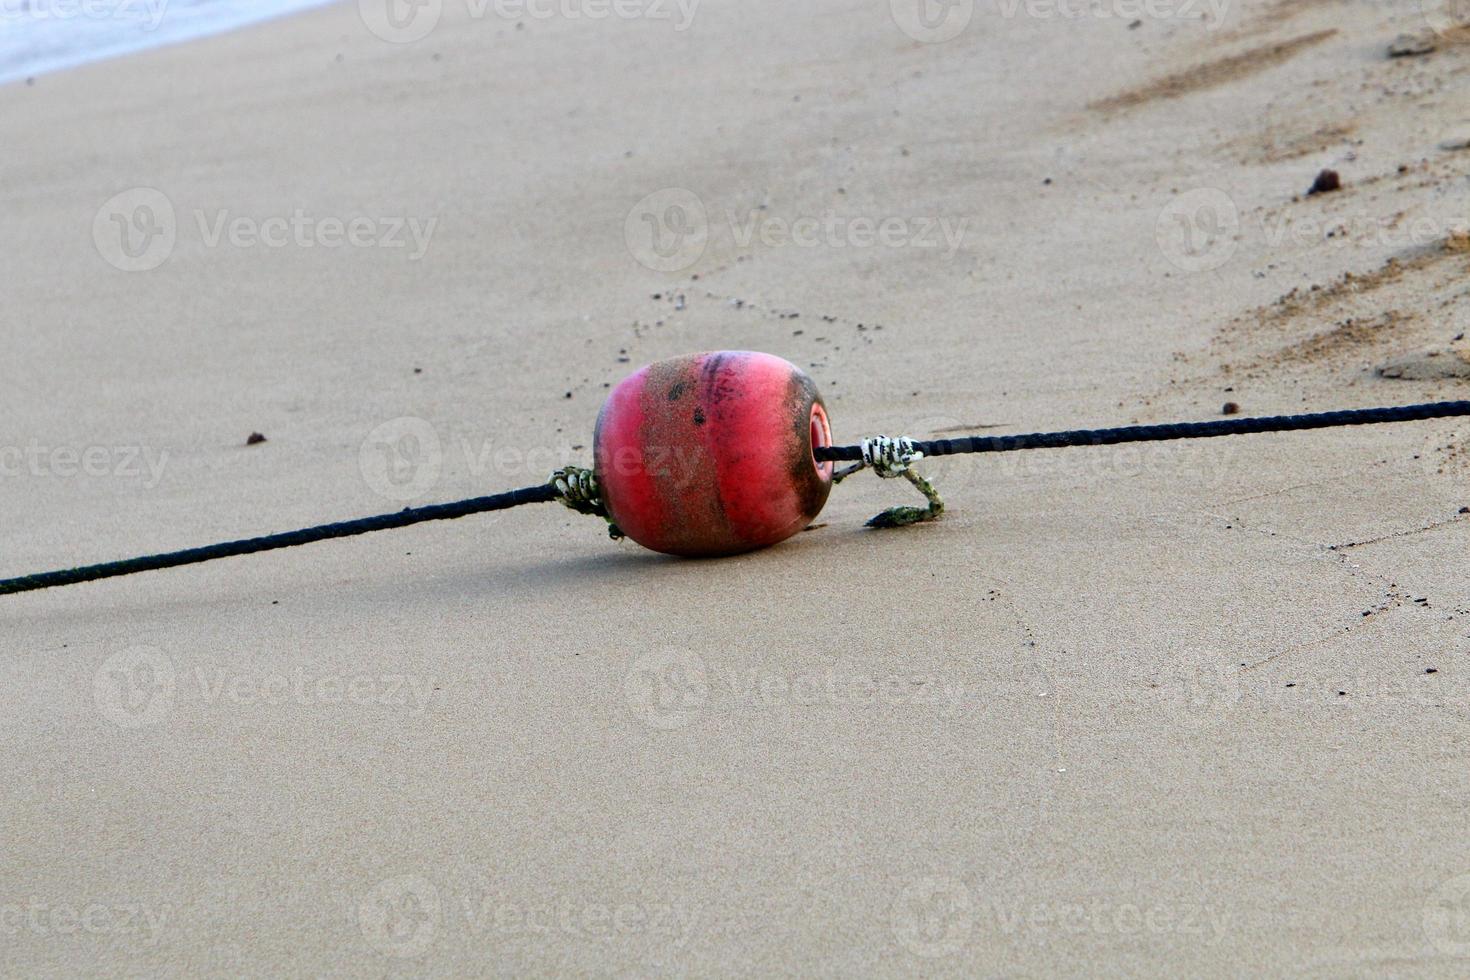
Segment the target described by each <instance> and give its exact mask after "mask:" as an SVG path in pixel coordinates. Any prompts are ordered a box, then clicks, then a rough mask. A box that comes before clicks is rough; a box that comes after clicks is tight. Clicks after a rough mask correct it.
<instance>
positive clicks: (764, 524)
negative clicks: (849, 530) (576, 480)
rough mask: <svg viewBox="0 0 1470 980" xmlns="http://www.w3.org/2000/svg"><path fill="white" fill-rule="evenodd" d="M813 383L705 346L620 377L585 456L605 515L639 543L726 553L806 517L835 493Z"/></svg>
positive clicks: (781, 364)
mask: <svg viewBox="0 0 1470 980" xmlns="http://www.w3.org/2000/svg"><path fill="white" fill-rule="evenodd" d="M831 444H832V429H831V426H830V425H829V424H828V422H827V412H826V409H825V408H824V407H823V405H822V398H821V396H820V395H818V394H817V386H816V385H815V384H814V383H813V382H812V379H811V378H809V377H807V375H806V374H805V372H803V371H802V370H801V369H800V368H798V367H797V366H796V365H794V364H792V363H790V362H789V361H786V360H783V359H781V358H779V357H776V356H774V355H771V354H760V353H756V352H753V351H713V352H710V353H705V354H689V355H686V356H684V357H674V358H670V359H669V360H666V361H658V362H656V363H654V364H650V365H648V366H647V367H645V368H642V369H640V370H639V371H637V372H636V373H635V374H633V375H632V376H631V377H629V378H627V379H626V380H624V381H623V382H622V383H621V384H619V385H618V386H617V387H616V388H614V389H613V391H612V394H611V395H609V396H608V399H607V403H606V404H605V405H603V406H602V412H601V413H600V414H599V415H598V417H597V431H596V435H595V436H594V447H593V454H594V456H595V458H596V469H597V482H598V485H599V487H600V488H601V492H602V500H603V503H604V505H605V506H606V507H607V511H608V514H609V516H610V517H611V518H612V520H613V521H614V522H615V523H616V524H617V526H618V527H619V528H621V529H622V531H623V533H625V534H626V535H627V536H628V537H630V538H632V539H633V540H634V541H637V542H638V543H639V544H641V545H643V546H644V547H645V548H651V549H653V550H654V551H662V552H664V553H666V554H671V555H687V556H707V555H733V554H738V553H739V552H742V551H751V550H754V549H756V548H764V547H766V546H767V545H772V544H775V543H776V542H778V541H784V540H785V539H786V538H789V537H791V535H793V534H795V533H796V532H798V531H800V530H801V529H802V528H804V527H806V526H807V525H808V524H809V523H811V521H812V519H813V518H814V517H816V516H817V514H818V513H819V512H820V511H821V509H822V505H823V504H825V503H826V502H827V494H828V493H829V492H830V491H831V489H832V464H831V463H818V462H817V460H816V458H815V457H814V456H813V454H812V449H813V447H814V446H829V445H831Z"/></svg>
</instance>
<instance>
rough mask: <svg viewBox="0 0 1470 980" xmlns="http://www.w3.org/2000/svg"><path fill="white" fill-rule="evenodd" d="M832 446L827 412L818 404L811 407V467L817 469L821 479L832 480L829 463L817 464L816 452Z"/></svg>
mask: <svg viewBox="0 0 1470 980" xmlns="http://www.w3.org/2000/svg"><path fill="white" fill-rule="evenodd" d="M830 445H832V424H831V423H830V422H828V421H827V412H826V410H825V409H823V408H822V406H821V405H820V404H814V405H812V465H813V466H815V467H816V468H817V472H818V473H820V474H821V476H822V479H824V480H830V479H832V463H831V461H830V460H829V461H827V462H823V463H819V462H817V453H816V450H818V449H819V448H822V447H824V446H830Z"/></svg>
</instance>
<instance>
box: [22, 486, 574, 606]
mask: <svg viewBox="0 0 1470 980" xmlns="http://www.w3.org/2000/svg"><path fill="white" fill-rule="evenodd" d="M556 496H557V491H556V488H555V487H553V486H552V485H551V484H549V483H547V484H542V485H540V486H535V487H522V488H521V489H519V490H510V491H508V492H506V493H497V494H495V495H494V496H490V497H475V498H474V499H472V500H461V501H459V502H458V503H453V504H435V505H433V506H430V507H418V508H407V509H404V510H401V511H399V512H398V513H396V514H383V515H382V516H380V517H364V518H362V519H361V520H356V521H344V522H342V523H340V524H323V525H321V526H319V527H308V528H303V529H302V530H300V531H286V532H284V533H282V534H269V535H266V536H265V537H263V538H247V539H246V540H244V541H228V542H226V543H224V544H212V545H209V546H207V547H204V548H190V549H189V550H187V551H174V552H170V553H168V554H164V555H148V556H146V557H143V558H129V559H127V560H126V561H113V562H108V563H106V564H104V565H87V566H85V567H82V568H69V569H64V570H62V571H58V572H42V573H40V574H39V575H22V576H21V577H20V578H11V579H0V595H8V594H10V593H13V592H33V591H35V590H37V589H50V588H54V587H56V586H58V585H72V584H75V583H77V582H94V581H96V580H97V579H103V578H112V577H114V576H117V575H132V574H134V573H135V572H148V571H152V570H154V569H157V568H174V567H176V566H179V565H195V564H198V563H199V562H202V561H214V560H215V559H216V558H229V557H232V556H234V555H251V554H255V553H256V552H258V551H271V550H274V549H276V548H294V547H296V546H297V545H302V544H311V543H312V542H313V541H326V540H328V539H330V538H347V537H351V536H353V535H355V534H367V533H368V532H370V531H386V530H388V529H389V528H395V527H408V526H409V525H410V524H422V523H423V522H425V521H452V520H454V519H456V518H459V517H468V516H470V515H471V514H484V513H486V512H487V511H492V510H505V509H507V508H509V507H519V506H520V505H521V504H541V503H547V502H549V501H552V500H555V499H556Z"/></svg>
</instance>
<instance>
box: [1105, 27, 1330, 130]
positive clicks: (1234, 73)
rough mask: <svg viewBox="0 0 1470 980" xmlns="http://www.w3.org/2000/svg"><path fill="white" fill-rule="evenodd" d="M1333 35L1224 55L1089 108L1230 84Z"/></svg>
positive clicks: (1112, 107) (1117, 105)
mask: <svg viewBox="0 0 1470 980" xmlns="http://www.w3.org/2000/svg"><path fill="white" fill-rule="evenodd" d="M1336 34H1337V29H1336V28H1329V29H1328V30H1325V31H1314V32H1312V33H1311V34H1302V35H1300V36H1298V37H1294V38H1291V39H1290V40H1286V41H1278V42H1276V43H1274V44H1264V45H1261V46H1260V47H1256V48H1252V49H1250V50H1249V51H1243V52H1241V53H1240V54H1232V55H1226V56H1225V57H1223V58H1217V59H1215V60H1214V61H1207V62H1205V63H1204V64H1202V65H1196V66H1195V67H1193V68H1186V69H1185V70H1183V71H1179V72H1175V73H1174V74H1172V75H1165V76H1164V77H1163V78H1159V79H1156V80H1154V81H1152V82H1149V83H1148V84H1146V85H1143V86H1141V87H1139V88H1136V89H1133V90H1131V91H1128V92H1122V93H1120V94H1118V95H1112V96H1109V97H1108V98H1106V99H1099V100H1098V101H1096V102H1093V103H1092V104H1091V105H1090V106H1089V108H1091V109H1097V110H1100V111H1103V112H1109V111H1113V110H1117V109H1130V108H1133V107H1134V106H1140V105H1143V104H1144V103H1147V102H1155V101H1158V100H1161V99H1177V98H1180V97H1181V96H1185V95H1189V94H1191V93H1193V92H1202V91H1205V90H1206V89H1212V88H1216V87H1218V86H1220V85H1224V84H1226V83H1227V82H1233V81H1236V80H1238V79H1242V78H1249V77H1250V76H1252V75H1256V74H1259V73H1260V72H1263V71H1265V70H1266V69H1268V68H1274V67H1275V66H1277V65H1279V64H1282V63H1283V62H1286V61H1288V60H1290V59H1291V58H1293V57H1295V56H1296V55H1297V54H1298V53H1300V52H1302V51H1305V50H1306V49H1307V48H1310V47H1314V46H1316V45H1318V44H1321V43H1322V42H1323V41H1325V40H1327V39H1328V38H1330V37H1334V36H1335V35H1336Z"/></svg>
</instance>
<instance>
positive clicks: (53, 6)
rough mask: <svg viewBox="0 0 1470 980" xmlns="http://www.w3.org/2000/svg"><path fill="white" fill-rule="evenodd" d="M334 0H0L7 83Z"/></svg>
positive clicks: (1, 71)
mask: <svg viewBox="0 0 1470 980" xmlns="http://www.w3.org/2000/svg"><path fill="white" fill-rule="evenodd" d="M331 2H334V0H0V83H5V82H13V81H16V80H18V79H24V78H31V77H33V76H36V75H41V74H44V73H46V72H51V71H57V70H59V69H62V68H70V67H72V66H74V65H80V64H84V63H86V62H89V61H96V60H98V59H101V58H111V57H115V56H117V55H121V54H129V53H131V52H134V51H143V50H146V49H148V48H153V47H158V46H159V45H162V44H175V43H178V42H180V41H187V40H190V39H192V38H196V37H203V36H205V35H209V34H219V33H221V32H224V31H228V30H232V29H234V28H236V27H242V26H244V25H246V24H253V23H256V22H258V21H262V20H269V19H271V18H273V17H280V16H282V15H284V14H289V13H294V12H296V11H298V10H306V9H308V8H311V7H320V6H323V5H324V4H327V3H331Z"/></svg>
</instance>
